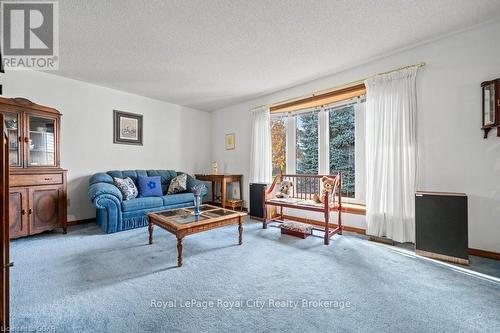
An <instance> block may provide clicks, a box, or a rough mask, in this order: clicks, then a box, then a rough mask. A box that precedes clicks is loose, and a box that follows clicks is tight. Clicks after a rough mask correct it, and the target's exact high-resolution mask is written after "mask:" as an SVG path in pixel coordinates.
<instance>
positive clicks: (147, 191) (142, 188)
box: [137, 176, 163, 197]
mask: <svg viewBox="0 0 500 333" xmlns="http://www.w3.org/2000/svg"><path fill="white" fill-rule="evenodd" d="M137 183H138V184H139V195H140V197H161V196H162V195H163V191H162V189H161V177H160V176H150V177H148V176H139V177H137Z"/></svg>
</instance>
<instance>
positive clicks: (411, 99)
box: [365, 67, 417, 242]
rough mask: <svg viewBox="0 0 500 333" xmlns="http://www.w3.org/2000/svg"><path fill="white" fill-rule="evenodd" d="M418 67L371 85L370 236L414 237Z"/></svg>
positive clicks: (378, 78) (368, 83)
mask: <svg viewBox="0 0 500 333" xmlns="http://www.w3.org/2000/svg"><path fill="white" fill-rule="evenodd" d="M416 75H417V67H411V68H408V69H404V70H401V71H398V72H395V73H390V74H385V75H379V76H376V77H374V78H371V79H368V80H366V81H365V85H366V89H367V91H366V113H365V117H366V118H365V120H366V123H365V126H366V177H367V178H366V220H367V234H369V235H374V236H379V237H388V238H391V239H393V240H395V241H397V242H414V241H415V207H414V200H415V199H414V194H415V186H416V178H417V165H416V163H417V162H416V160H417V142H416V113H417V103H416V87H415V81H416Z"/></svg>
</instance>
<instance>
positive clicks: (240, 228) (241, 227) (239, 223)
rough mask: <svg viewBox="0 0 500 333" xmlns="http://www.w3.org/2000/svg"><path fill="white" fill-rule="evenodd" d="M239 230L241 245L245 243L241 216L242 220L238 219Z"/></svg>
mask: <svg viewBox="0 0 500 333" xmlns="http://www.w3.org/2000/svg"><path fill="white" fill-rule="evenodd" d="M238 232H239V234H240V238H239V245H241V244H243V223H242V222H241V217H240V220H239V221H238Z"/></svg>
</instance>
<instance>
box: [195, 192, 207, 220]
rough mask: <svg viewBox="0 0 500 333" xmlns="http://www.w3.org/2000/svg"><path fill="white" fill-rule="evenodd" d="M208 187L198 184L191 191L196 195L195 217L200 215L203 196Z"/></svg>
mask: <svg viewBox="0 0 500 333" xmlns="http://www.w3.org/2000/svg"><path fill="white" fill-rule="evenodd" d="M206 188H207V187H206V186H205V185H204V184H197V185H195V186H193V187H191V191H192V192H193V194H194V212H193V213H194V215H196V216H198V215H200V206H201V194H202V193H203V191H204V190H206Z"/></svg>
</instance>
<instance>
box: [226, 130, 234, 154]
mask: <svg viewBox="0 0 500 333" xmlns="http://www.w3.org/2000/svg"><path fill="white" fill-rule="evenodd" d="M235 136H236V135H235V134H234V133H229V134H226V140H225V142H226V150H234V149H235V148H236V142H235Z"/></svg>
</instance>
